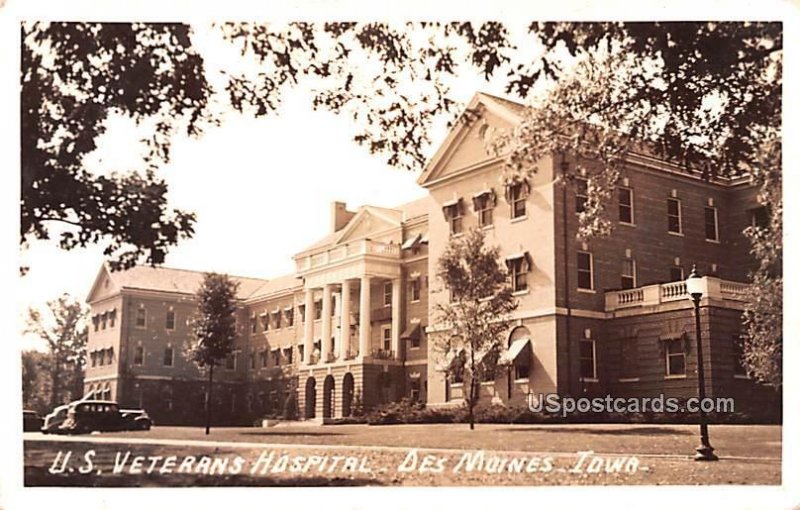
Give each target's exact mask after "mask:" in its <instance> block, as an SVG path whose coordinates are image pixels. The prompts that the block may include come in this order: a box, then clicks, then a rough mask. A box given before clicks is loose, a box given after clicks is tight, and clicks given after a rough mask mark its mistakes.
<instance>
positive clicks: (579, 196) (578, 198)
mask: <svg viewBox="0 0 800 510" xmlns="http://www.w3.org/2000/svg"><path fill="white" fill-rule="evenodd" d="M588 198H589V180H588V179H585V178H583V177H576V178H575V212H576V213H582V212H583V211H585V210H586V200H588Z"/></svg>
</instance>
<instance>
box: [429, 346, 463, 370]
mask: <svg viewBox="0 0 800 510" xmlns="http://www.w3.org/2000/svg"><path fill="white" fill-rule="evenodd" d="M463 350H464V349H451V350H450V351H448V353H447V355H446V356H445V357H444V359H443V360H442V361H440V362H439V363H437V364H436V371H437V372H447V371H448V370H450V369H451V368H452V367H453V363H454V362H455V361H456V358H457V357H458V356H459V355H460V354H461V352H462V351H463Z"/></svg>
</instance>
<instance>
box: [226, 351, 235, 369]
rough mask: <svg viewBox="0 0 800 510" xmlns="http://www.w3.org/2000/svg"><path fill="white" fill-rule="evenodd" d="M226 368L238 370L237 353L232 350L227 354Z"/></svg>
mask: <svg viewBox="0 0 800 510" xmlns="http://www.w3.org/2000/svg"><path fill="white" fill-rule="evenodd" d="M225 369H226V370H236V353H234V352H232V353H230V354H228V355H227V356H225Z"/></svg>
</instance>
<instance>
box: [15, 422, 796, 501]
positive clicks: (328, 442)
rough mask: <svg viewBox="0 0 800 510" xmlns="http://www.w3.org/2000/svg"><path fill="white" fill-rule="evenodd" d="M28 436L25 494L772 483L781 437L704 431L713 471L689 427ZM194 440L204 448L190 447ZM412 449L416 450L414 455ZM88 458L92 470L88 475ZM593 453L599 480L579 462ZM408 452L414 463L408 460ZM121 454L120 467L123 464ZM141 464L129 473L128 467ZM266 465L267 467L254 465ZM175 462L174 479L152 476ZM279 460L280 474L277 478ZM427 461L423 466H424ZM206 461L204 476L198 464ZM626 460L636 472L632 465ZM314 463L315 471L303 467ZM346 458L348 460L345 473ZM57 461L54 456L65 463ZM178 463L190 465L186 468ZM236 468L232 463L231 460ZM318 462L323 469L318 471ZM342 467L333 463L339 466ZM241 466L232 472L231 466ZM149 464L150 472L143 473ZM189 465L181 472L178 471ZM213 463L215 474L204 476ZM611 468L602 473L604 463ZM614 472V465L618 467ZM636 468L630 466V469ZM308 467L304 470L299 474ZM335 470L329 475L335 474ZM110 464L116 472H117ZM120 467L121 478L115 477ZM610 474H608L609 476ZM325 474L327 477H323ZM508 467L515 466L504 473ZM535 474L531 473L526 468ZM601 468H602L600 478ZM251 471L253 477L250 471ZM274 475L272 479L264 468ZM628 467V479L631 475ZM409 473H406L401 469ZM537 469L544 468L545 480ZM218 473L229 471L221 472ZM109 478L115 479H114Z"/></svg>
mask: <svg viewBox="0 0 800 510" xmlns="http://www.w3.org/2000/svg"><path fill="white" fill-rule="evenodd" d="M56 439H57V440H56V441H52V440H51V438H44V437H42V436H41V435H39V434H26V435H25V479H26V484H27V485H81V486H87V485H88V486H130V485H133V486H187V485H189V486H195V485H259V486H271V485H293V486H294V485H402V486H409V485H426V486H440V485H573V484H580V485H583V484H611V485H617V484H623V485H642V484H645V485H648V484H680V485H684V484H689V485H693V484H780V482H781V471H780V469H781V464H780V455H781V453H780V451H781V427H780V426H733V425H720V426H713V427H711V441H712V444H713V445H714V446H715V448H717V453H718V454H719V455H720V457H721V460H720V461H719V462H715V463H699V462H694V461H692V460H690V458H689V455H690V454H691V453H692V452H693V448H694V447H695V446H696V445H697V443H698V439H697V431H696V427H692V426H684V425H658V426H655V425H535V426H534V425H478V426H477V428H476V430H474V431H470V430H469V429H468V428H467V426H465V425H460V424H459V425H454V424H442V425H392V426H380V427H370V426H365V425H341V426H325V427H312V426H278V427H273V428H269V429H256V428H220V429H212V433H211V435H210V436H206V435H205V434H204V433H203V430H202V429H200V428H189V427H156V428H154V429H153V430H151V431H149V432H126V433H113V434H93V435H91V436H81V437H75V438H67V441H62V440H60V438H56ZM194 441H212V443H195V442H194ZM415 448H418V449H419V450H417V451H413V449H415ZM90 450H93V451H94V453H93V454H92V457H91V460H92V468H93V471H91V472H90V473H88V474H80V473H78V468H80V467H85V466H86V462H85V457H84V456H85V455H86V453H87V452H89V451H90ZM586 450H592V451H594V452H596V454H598V457H597V458H598V459H599V460H597V461H596V464H595V465H596V467H598V468H599V469H597V470H596V472H593V471H592V470H590V469H588V466H589V463H590V462H591V459H593V457H588V456H587V457H586V459H584V462H583V463H582V464H581V469H577V468H576V465H577V463H578V462H579V459H580V457H579V454H578V453H577V452H580V451H586ZM59 451H61V452H62V455H63V454H64V453H65V452H68V451H69V452H72V454H71V455H72V456H71V459H70V461H69V466H71V467H72V468H73V472H69V471H68V470H67V471H65V472H64V473H60V474H59V473H49V472H48V467H49V466H52V465H54V461H55V459H56V457H57V455H58V452H59ZM413 453H416V457H415V458H413V460H414V462H412V461H411V460H412V457H410V455H413ZM126 454H128V457H127V462H125V463H124V464H121V460H122V459H125V455H126ZM137 455H141V456H144V457H150V458H144V459H142V460H141V461H140V463H139V465H138V466H137V467H136V469H135V470H132V469H131V463H132V462H133V460H134V458H135V456H137ZM269 455H272V464H270V465H269V468H268V469H267V468H264V469H261V468H263V467H264V464H263V463H262V464H259V459H265V458H267V457H268V456H269ZM169 456H175V459H176V460H175V461H174V462H173V465H172V466H171V469H166V471H162V470H161V468H162V467H163V465H164V462H165V460H164V459H166V458H167V457H169ZM282 456H285V457H286V462H287V463H288V464H287V465H288V466H292V465H293V464H292V462H295V463H296V464H295V465H297V466H300V468H298V470H296V471H292V469H291V468H289V469H278V468H277V467H276V466H278V465H279V464H280V462H279V461H278V459H279V458H281V457H282ZM426 456H428V457H427V458H426ZM203 457H207V459H206V461H204V462H207V463H206V464H205V466H204V468H205V469H200V464H201V463H200V462H199V459H202V458H203ZM633 457H635V458H636V460H635V461H631V458H633ZM311 458H313V459H316V460H315V461H314V462H315V463H314V464H311V462H312V461H311V460H309V459H311ZM344 458H349V459H355V460H353V464H352V465H351V468H354V467H355V465H356V463H359V469H343V468H346V466H345V465H344V464H345V463H346V462H349V461H345V460H342V459H344ZM62 459H63V457H62ZM187 459H190V460H191V462H190V461H189V460H187ZM237 459H238V460H237ZM320 459H324V462H323V464H319V461H320ZM336 459H339V460H336ZM237 461H241V464H240V467H242V469H239V470H237V471H233V470H232V466H234V465H235V463H236V462H237ZM151 462H152V463H153V464H152V466H154V467H152V468H151V469H150V472H149V473H148V472H147V471H148V470H147V467H148V464H149V463H151ZM181 462H188V464H186V466H185V467H186V469H185V470H183V469H177V465H180V464H181ZM212 462H215V463H216V464H215V465H216V466H217V467H218V468H219V470H218V471H214V470H213V469H212V470H211V471H210V472H209V470H208V469H207V468H208V467H209V465H210V464H211V463H212ZM606 462H609V464H605V463H606ZM615 462H616V464H615ZM631 462H634V464H631ZM304 463H305V464H304ZM337 463H338V464H337ZM115 464H116V468H117V469H115ZM120 465H122V466H123V468H121V469H120ZM608 465H615V466H616V468H615V469H612V471H613V472H609V471H608V470H607V469H606V466H608ZM322 466H324V467H325V469H324V470H323V469H322ZM512 466H515V467H512ZM531 466H533V469H531ZM601 466H602V467H601ZM257 467H258V468H259V469H257ZM273 467H274V468H275V469H272V468H273ZM630 467H632V468H633V469H628V468H630ZM404 468H409V469H404ZM545 468H546V469H545ZM226 469H227V471H226ZM115 471H117V472H116V473H115Z"/></svg>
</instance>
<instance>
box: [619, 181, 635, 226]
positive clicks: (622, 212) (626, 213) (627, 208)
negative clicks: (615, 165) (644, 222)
mask: <svg viewBox="0 0 800 510" xmlns="http://www.w3.org/2000/svg"><path fill="white" fill-rule="evenodd" d="M619 222H620V223H627V224H629V225H633V190H632V189H630V188H619Z"/></svg>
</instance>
